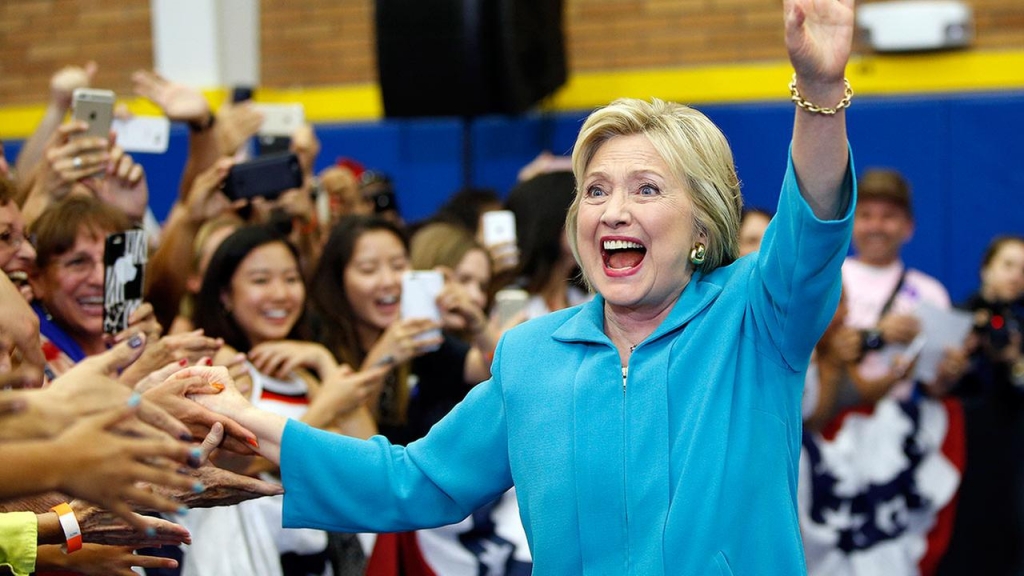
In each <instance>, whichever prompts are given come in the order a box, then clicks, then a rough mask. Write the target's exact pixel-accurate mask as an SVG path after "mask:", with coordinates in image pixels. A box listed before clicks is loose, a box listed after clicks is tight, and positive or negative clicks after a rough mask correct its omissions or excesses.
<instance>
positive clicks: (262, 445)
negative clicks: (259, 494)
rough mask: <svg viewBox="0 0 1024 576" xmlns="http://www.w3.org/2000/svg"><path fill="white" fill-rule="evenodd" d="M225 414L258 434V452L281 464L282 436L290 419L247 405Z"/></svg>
mask: <svg viewBox="0 0 1024 576" xmlns="http://www.w3.org/2000/svg"><path fill="white" fill-rule="evenodd" d="M225 416H227V417H229V418H231V419H233V420H234V421H235V422H238V423H239V424H241V425H242V426H243V427H245V428H247V429H248V430H249V431H251V432H252V433H253V434H255V435H256V440H257V442H258V443H259V447H258V448H256V447H254V448H256V452H257V453H259V455H260V456H263V457H264V458H266V459H267V460H270V461H271V462H273V463H274V464H277V465H280V464H281V438H282V436H284V427H285V425H287V424H288V419H287V418H285V417H284V416H279V415H277V414H271V413H270V412H264V411H263V410H260V409H259V408H256V407H252V406H250V407H247V408H245V409H244V410H242V411H240V412H238V413H236V414H225Z"/></svg>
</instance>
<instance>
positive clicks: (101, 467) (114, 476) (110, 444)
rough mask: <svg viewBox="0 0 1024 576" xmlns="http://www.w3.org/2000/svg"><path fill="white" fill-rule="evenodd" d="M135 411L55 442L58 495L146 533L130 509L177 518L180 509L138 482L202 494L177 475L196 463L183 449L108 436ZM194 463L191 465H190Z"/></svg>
mask: <svg viewBox="0 0 1024 576" xmlns="http://www.w3.org/2000/svg"><path fill="white" fill-rule="evenodd" d="M135 412H136V409H134V408H131V407H127V406H124V407H120V408H115V409H112V410H108V411H105V412H101V413H99V414H96V415H93V416H87V417H84V418H80V419H78V421H77V422H76V423H75V424H74V425H72V426H70V427H69V428H67V429H66V430H65V431H64V432H63V433H62V434H61V435H60V436H58V437H57V438H56V439H55V440H54V447H53V450H54V453H55V454H59V455H60V464H61V466H62V467H63V470H64V472H65V473H63V474H61V482H60V483H59V488H60V490H62V491H64V492H66V493H68V494H71V495H73V496H75V497H78V498H82V499H84V500H88V501H90V502H92V503H94V504H97V505H99V506H101V507H104V508H107V509H108V510H110V511H111V512H112V513H114V514H116V515H117V516H120V517H121V518H122V519H124V520H125V521H126V522H128V523H129V524H131V525H132V526H135V528H136V529H138V530H140V531H144V530H145V529H146V525H145V522H143V521H140V519H139V517H138V516H136V515H135V514H134V513H133V512H132V508H131V504H130V503H133V504H138V505H140V506H143V507H146V508H151V509H153V510H158V511H161V512H176V511H178V510H179V509H180V508H181V505H180V504H179V503H177V502H174V501H173V500H171V499H169V498H166V497H164V496H160V495H157V494H155V493H153V492H151V491H149V490H146V489H145V488H142V487H139V486H138V485H137V484H136V483H137V482H147V483H149V484H152V485H161V486H167V487H169V488H172V489H178V490H193V489H197V490H200V491H201V490H202V487H201V486H198V485H196V483H195V482H194V481H193V480H192V479H191V478H189V477H188V476H184V475H181V474H179V473H178V472H177V469H178V468H179V466H180V465H181V464H185V463H187V462H189V460H190V458H194V456H193V452H192V449H191V448H190V447H189V446H188V445H187V444H185V443H182V442H176V441H173V440H170V439H159V440H156V439H140V438H129V437H125V436H122V435H120V434H115V433H112V432H111V431H110V430H111V428H113V427H114V426H115V425H116V424H118V423H120V422H122V421H124V420H125V419H127V418H130V417H131V416H133V415H134V413H135ZM193 461H194V460H193Z"/></svg>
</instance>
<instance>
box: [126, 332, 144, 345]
mask: <svg viewBox="0 0 1024 576" xmlns="http://www.w3.org/2000/svg"><path fill="white" fill-rule="evenodd" d="M128 345H129V346H131V347H132V348H138V347H139V346H142V335H141V334H136V335H134V336H132V337H131V338H130V339H129V340H128Z"/></svg>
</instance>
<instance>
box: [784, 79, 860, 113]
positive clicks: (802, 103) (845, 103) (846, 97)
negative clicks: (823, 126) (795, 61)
mask: <svg viewBox="0 0 1024 576" xmlns="http://www.w3.org/2000/svg"><path fill="white" fill-rule="evenodd" d="M843 86H844V87H845V88H846V90H845V93H844V94H843V99H842V100H840V101H839V104H836V107H835V108H822V107H821V106H818V105H817V104H813V103H811V102H808V101H807V100H804V97H803V96H801V95H800V92H799V91H798V90H797V89H796V74H793V81H792V82H790V83H789V93H790V95H791V96H790V100H792V101H793V103H794V104H796V105H797V106H799V107H800V108H803V109H804V110H807V111H808V112H811V113H812V114H824V115H825V116H834V115H835V113H836V112H839V111H840V110H842V109H843V108H849V107H850V100H852V99H853V88H852V87H851V86H850V81H849V80H847V79H846V78H843Z"/></svg>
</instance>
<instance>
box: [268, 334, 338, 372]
mask: <svg viewBox="0 0 1024 576" xmlns="http://www.w3.org/2000/svg"><path fill="white" fill-rule="evenodd" d="M249 361H251V362H252V365H253V366H255V367H256V369H257V370H259V371H260V372H262V373H264V374H267V375H270V376H273V377H275V378H279V379H284V378H287V377H288V375H289V374H291V373H292V372H294V371H295V369H296V368H307V369H309V370H314V371H316V373H317V374H318V375H320V377H321V378H323V377H326V375H327V374H328V373H330V372H333V371H334V370H335V369H336V368H337V367H338V363H337V362H335V360H334V356H332V355H331V353H330V352H329V351H328V350H327V348H324V347H323V346H322V345H320V344H317V343H315V342H301V341H296V340H278V341H274V342H264V343H262V344H258V345H256V346H255V347H253V349H252V350H251V351H250V352H249Z"/></svg>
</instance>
